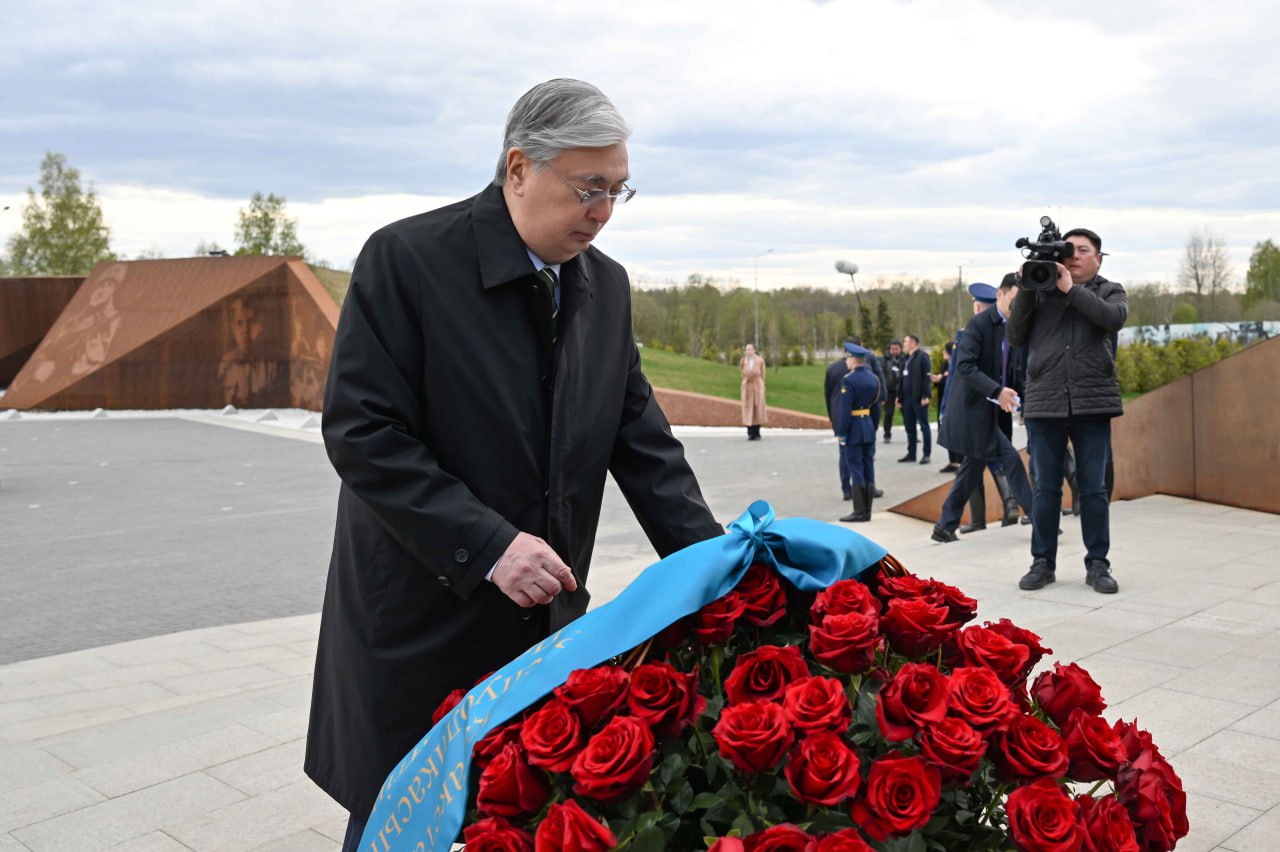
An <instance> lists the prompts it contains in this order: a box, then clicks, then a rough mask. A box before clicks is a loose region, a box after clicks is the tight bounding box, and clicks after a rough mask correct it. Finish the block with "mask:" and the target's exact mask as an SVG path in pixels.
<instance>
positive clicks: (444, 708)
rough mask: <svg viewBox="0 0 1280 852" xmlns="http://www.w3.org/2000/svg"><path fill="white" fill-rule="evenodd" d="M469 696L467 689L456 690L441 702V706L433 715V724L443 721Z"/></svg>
mask: <svg viewBox="0 0 1280 852" xmlns="http://www.w3.org/2000/svg"><path fill="white" fill-rule="evenodd" d="M466 694H467V691H466V690H465V689H455V690H454V691H453V692H450V693H449V694H448V695H446V696H445V697H444V701H441V702H440V706H439V707H437V708H436V712H434V713H432V714H431V724H433V725H434V724H435V723H436V722H439V721H440V720H441V719H443V718H444V717H445V716H446V715H447V714H448V712H449V711H450V710H452V709H453V708H455V707H457V706H458V705H459V704H460V703H462V698H463V696H465V695H466Z"/></svg>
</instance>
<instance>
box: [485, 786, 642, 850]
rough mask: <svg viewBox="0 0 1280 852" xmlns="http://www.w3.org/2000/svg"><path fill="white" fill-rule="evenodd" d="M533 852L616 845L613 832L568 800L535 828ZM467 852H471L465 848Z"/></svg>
mask: <svg viewBox="0 0 1280 852" xmlns="http://www.w3.org/2000/svg"><path fill="white" fill-rule="evenodd" d="M534 842H535V843H536V844H537V847H536V852H605V850H607V849H612V848H613V847H615V846H617V845H618V838H616V837H614V836H613V832H612V831H610V830H609V829H608V828H606V827H605V826H604V825H602V824H601V823H600V821H599V820H597V819H594V818H593V817H592V816H591V815H590V814H589V813H587V812H586V811H584V810H583V809H582V806H581V805H579V804H578V803H577V802H575V801H574V800H573V799H569V800H568V801H567V802H565V803H564V804H556V805H552V806H551V807H550V808H548V809H547V816H546V817H545V818H544V819H543V820H542V822H541V824H539V825H538V833H537V835H535V837H534ZM467 852H471V849H470V847H467Z"/></svg>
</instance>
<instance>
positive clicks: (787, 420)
mask: <svg viewBox="0 0 1280 852" xmlns="http://www.w3.org/2000/svg"><path fill="white" fill-rule="evenodd" d="M653 393H654V396H656V397H657V398H658V406H659V407H661V408H662V413H663V414H665V415H666V416H667V420H668V421H669V422H670V423H671V424H672V425H674V426H736V427H741V426H742V403H740V402H739V401H738V400H736V399H725V398H723V397H719V396H708V395H707V394H702V393H693V392H692V391H678V390H670V389H669V388H654V389H653ZM768 412H769V418H768V419H769V423H768V426H766V427H765V428H770V427H772V428H777V429H830V428H831V421H830V420H828V419H827V418H825V417H819V416H818V415H816V414H807V413H805V412H803V411H792V410H791V409H789V408H775V407H774V406H772V405H770V406H768Z"/></svg>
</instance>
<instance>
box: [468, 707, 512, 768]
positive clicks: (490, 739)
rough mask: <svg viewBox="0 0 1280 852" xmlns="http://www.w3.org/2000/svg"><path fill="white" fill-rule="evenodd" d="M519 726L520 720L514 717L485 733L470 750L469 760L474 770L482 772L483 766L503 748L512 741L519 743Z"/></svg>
mask: <svg viewBox="0 0 1280 852" xmlns="http://www.w3.org/2000/svg"><path fill="white" fill-rule="evenodd" d="M520 728H521V724H520V720H519V719H516V720H515V721H514V722H508V723H507V724H505V725H503V726H502V727H500V728H494V729H493V730H492V731H490V732H489V733H487V734H485V735H484V738H483V739H481V740H480V742H478V743H476V745H475V748H473V749H472V750H471V762H472V763H474V764H475V767H476V770H477V771H481V772H483V771H484V768H485V767H486V766H488V765H489V763H490V762H491V761H492V760H493V759H494V758H495V757H497V756H498V755H499V754H501V753H502V750H503V749H504V748H506V747H507V746H508V745H510V744H512V743H516V744H519V742H520Z"/></svg>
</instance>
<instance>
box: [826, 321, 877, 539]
mask: <svg viewBox="0 0 1280 852" xmlns="http://www.w3.org/2000/svg"><path fill="white" fill-rule="evenodd" d="M844 351H845V364H846V366H848V368H849V375H847V376H845V377H844V378H843V379H841V380H840V403H839V408H837V409H836V436H837V437H838V439H839V441H840V443H841V444H842V445H843V446H844V448H845V457H846V458H847V460H848V465H849V481H850V491H851V492H852V493H853V511H852V512H851V513H849V514H848V515H845V516H844V517H843V518H841V519H840V520H842V521H847V522H854V523H857V522H860V521H869V520H871V504H872V503H873V502H874V501H875V484H874V483H875V481H876V473H875V449H876V425H875V422H874V421H873V419H872V416H871V410H872V409H873V408H874V407H875V405H876V403H877V402H879V401H880V399H881V398H882V397H883V395H884V387H883V385H882V383H881V381H880V379H879V378H877V377H876V375H875V373H873V372H871V370H870V369H869V368H868V367H867V356H868V355H869V354H871V353H870V351H869V350H867V349H864V348H863V347H861V346H859V345H857V344H856V343H846V344H845V345H844Z"/></svg>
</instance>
